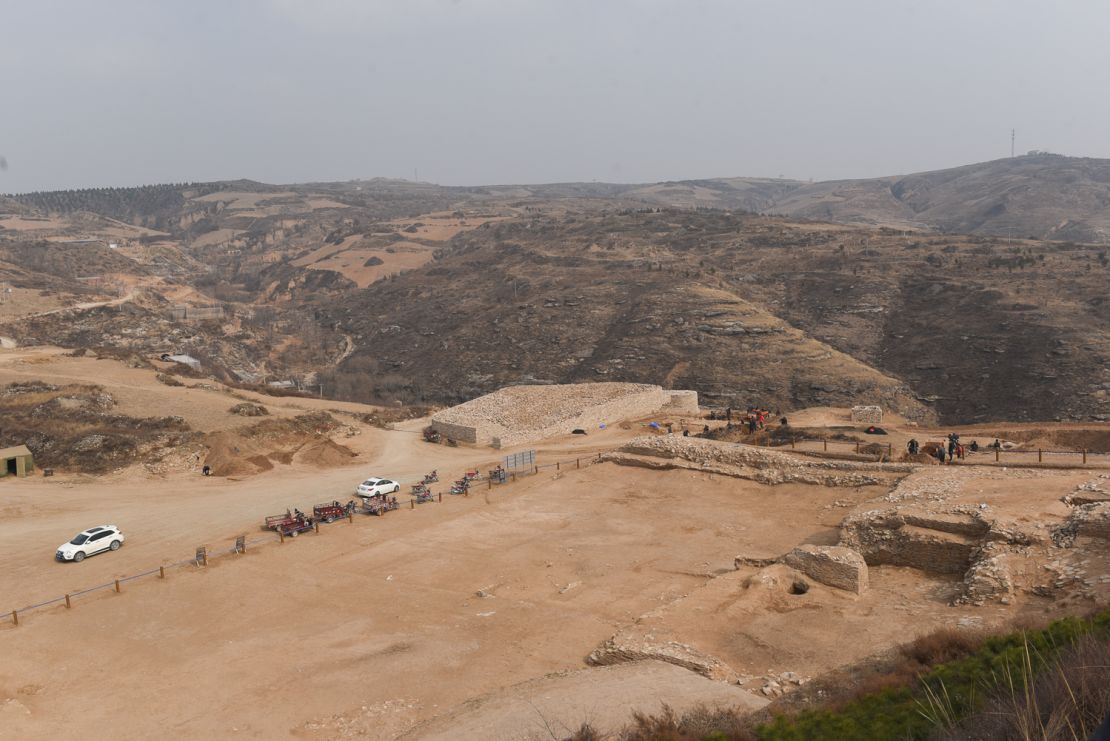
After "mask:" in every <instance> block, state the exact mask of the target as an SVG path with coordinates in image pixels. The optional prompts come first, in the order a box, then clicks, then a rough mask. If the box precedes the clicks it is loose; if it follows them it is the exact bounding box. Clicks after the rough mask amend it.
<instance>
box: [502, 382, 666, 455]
mask: <svg viewBox="0 0 1110 741" xmlns="http://www.w3.org/2000/svg"><path fill="white" fill-rule="evenodd" d="M668 400H669V397H668V396H667V392H665V391H663V389H661V388H659V387H658V386H657V387H654V388H650V389H646V390H644V391H641V392H639V393H635V394H628V395H626V396H622V397H619V398H617V399H613V400H612V401H609V402H606V403H604V404H594V405H593V406H590V407H587V408H585V409H583V410H582V412H581V413H580V414H578V415H576V416H574V417H571V418H569V419H562V420H559V421H558V422H555V423H554V424H550V425H547V426H543V427H534V428H531V429H522V430H506V431H504V432H501V433H500V434H496V435H493V436H492V439H491V440H490V444H491V445H492V446H493V447H495V448H508V447H512V446H514V445H522V444H524V443H529V442H533V441H536V440H543V439H544V438H548V437H555V436H556V435H566V434H568V433H570V432H571V431H572V430H575V429H583V430H585V431H586V432H587V433H589V432H591V431H593V430H596V429H598V427H599V425H601V424H616V423H617V422H621V421H623V420H626V419H639V418H642V417H648V416H651V415H652V414H655V413H656V412H658V411H659V410H660V409H661V408H662V407H663V406H664V405H665V404H666V403H667V402H668Z"/></svg>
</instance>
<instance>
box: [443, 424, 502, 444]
mask: <svg viewBox="0 0 1110 741" xmlns="http://www.w3.org/2000/svg"><path fill="white" fill-rule="evenodd" d="M432 420H433V421H432V427H433V428H435V430H436V432H438V433H439V434H440V435H442V436H443V437H445V438H447V439H448V440H455V441H457V442H460V443H471V444H473V445H489V444H490V441H491V440H492V439H493V436H492V435H491V434H490V431H489V429H488V428H486V427H484V426H483V427H478V426H469V425H460V424H453V423H451V422H440V421H438V420H436V419H435V418H434V417H433V418H432Z"/></svg>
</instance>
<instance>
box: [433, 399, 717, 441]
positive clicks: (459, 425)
mask: <svg viewBox="0 0 1110 741" xmlns="http://www.w3.org/2000/svg"><path fill="white" fill-rule="evenodd" d="M676 395H677V397H676ZM676 398H677V399H678V408H680V409H681V410H683V411H682V413H687V411H686V410H695V411H690V412H689V413H690V414H694V413H696V410H697V393H696V392H693V391H691V392H675V391H665V390H663V389H662V388H661V387H659V386H653V385H648V384H635V383H587V384H561V385H545V386H511V387H507V388H503V389H501V390H500V391H496V392H494V393H492V394H487V395H486V396H482V397H479V398H477V399H473V400H471V401H468V402H466V403H465V404H460V405H458V406H455V407H451V408H450V409H445V410H444V411H442V412H439V413H437V414H435V415H433V416H432V427H433V428H435V429H436V430H437V431H438V432H439V433H440V434H441V435H443V436H444V437H447V438H450V439H452V440H458V441H460V442H467V443H472V444H475V445H492V446H493V447H496V448H505V447H511V446H514V445H522V444H525V443H529V442H533V441H536V440H542V439H544V438H547V437H553V436H556V435H566V434H568V433H570V432H572V431H574V430H575V429H583V430H585V431H586V432H587V433H588V432H590V431H593V430H597V429H598V428H599V427H600V426H601V425H603V424H604V425H610V424H615V423H617V422H621V421H624V420H628V419H640V418H645V417H650V416H652V415H654V414H657V413H660V412H664V413H668V414H672V413H674V412H672V411H671V409H672V408H673V405H674V403H675V402H674V400H675V399H676Z"/></svg>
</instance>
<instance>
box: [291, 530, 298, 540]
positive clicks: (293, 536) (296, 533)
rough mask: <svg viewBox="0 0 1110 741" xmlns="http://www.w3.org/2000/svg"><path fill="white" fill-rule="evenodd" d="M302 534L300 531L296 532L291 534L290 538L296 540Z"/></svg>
mask: <svg viewBox="0 0 1110 741" xmlns="http://www.w3.org/2000/svg"><path fill="white" fill-rule="evenodd" d="M300 534H301V533H300V531H299V530H294V531H293V532H291V533H289V537H290V538H295V537H297V536H298V535H300Z"/></svg>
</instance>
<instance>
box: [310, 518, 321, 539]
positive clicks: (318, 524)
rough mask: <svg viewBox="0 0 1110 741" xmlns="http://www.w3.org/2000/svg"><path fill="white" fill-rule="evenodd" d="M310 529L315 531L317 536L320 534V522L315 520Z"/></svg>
mask: <svg viewBox="0 0 1110 741" xmlns="http://www.w3.org/2000/svg"><path fill="white" fill-rule="evenodd" d="M312 529H313V530H315V531H316V534H317V535H319V534H320V521H319V520H316V521H315V522H313V523H312Z"/></svg>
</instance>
